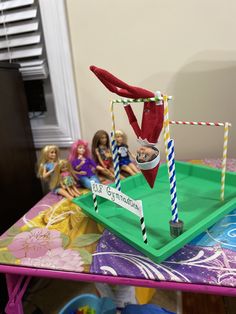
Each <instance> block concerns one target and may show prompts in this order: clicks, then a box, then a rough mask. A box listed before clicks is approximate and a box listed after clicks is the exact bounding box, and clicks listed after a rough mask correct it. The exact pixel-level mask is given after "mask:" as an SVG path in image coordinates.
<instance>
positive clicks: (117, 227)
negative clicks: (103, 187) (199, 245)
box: [74, 162, 236, 263]
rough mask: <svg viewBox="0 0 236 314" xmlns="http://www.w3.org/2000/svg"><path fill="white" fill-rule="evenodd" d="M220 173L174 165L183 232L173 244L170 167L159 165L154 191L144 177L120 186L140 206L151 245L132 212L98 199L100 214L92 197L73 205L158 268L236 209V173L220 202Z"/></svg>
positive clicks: (137, 176)
mask: <svg viewBox="0 0 236 314" xmlns="http://www.w3.org/2000/svg"><path fill="white" fill-rule="evenodd" d="M220 182H221V170H219V169H213V168H208V167H206V166H199V165H192V164H190V163H183V162H176V183H177V198H178V209H179V219H181V220H182V221H183V222H184V232H183V233H182V234H181V235H180V236H179V237H177V238H172V237H171V236H170V231H169V221H170V220H171V205H170V192H169V179H168V173H167V167H166V165H161V166H160V168H159V172H158V176H157V179H156V182H155V186H154V188H153V189H150V187H149V186H148V184H147V183H146V181H145V179H144V177H143V175H142V174H137V175H136V176H132V177H129V178H127V179H124V180H122V181H121V191H122V192H123V193H125V194H127V195H128V196H129V197H131V198H133V199H135V200H142V202H143V212H144V218H145V224H146V232H147V239H148V244H145V243H144V242H143V238H142V233H141V229H140V221H139V218H138V217H137V216H135V215H133V214H132V213H130V212H129V211H128V210H126V209H124V208H122V207H119V206H118V205H116V204H115V203H113V202H111V201H109V200H106V199H104V198H101V197H97V200H98V209H99V213H96V212H95V210H94V206H93V198H92V193H91V192H90V193H88V194H86V195H83V196H81V197H78V198H76V199H74V203H76V204H77V205H79V206H80V207H81V208H82V210H83V211H84V212H85V213H86V214H87V215H89V216H91V217H92V218H93V219H95V220H96V221H98V222H99V223H101V224H102V225H104V226H105V227H106V228H107V229H109V230H110V231H111V232H113V233H114V234H116V235H117V236H118V237H120V238H121V239H123V240H124V241H126V242H128V243H129V244H130V245H132V246H133V247H135V248H136V249H137V250H139V251H140V252H142V253H143V254H144V255H146V256H148V257H149V258H151V259H152V260H153V261H155V262H158V263H159V262H162V261H163V260H165V259H166V258H167V257H169V256H170V255H172V254H173V253H174V252H176V251H177V250H179V249H180V248H181V247H182V246H184V245H185V244H186V243H188V242H189V241H191V240H192V239H193V238H194V237H196V236H197V235H199V234H200V233H201V232H203V231H204V230H206V229H207V228H208V227H210V226H211V225H213V224H214V223H215V222H216V221H217V220H219V219H220V218H222V217H223V216H224V215H226V214H227V213H229V212H230V211H231V210H233V209H234V208H235V207H236V173H230V172H227V173H226V182H225V183H226V185H225V200H224V202H222V201H220V188H221V184H220Z"/></svg>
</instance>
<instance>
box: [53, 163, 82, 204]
mask: <svg viewBox="0 0 236 314" xmlns="http://www.w3.org/2000/svg"><path fill="white" fill-rule="evenodd" d="M75 178H76V176H75V173H74V171H73V169H72V166H71V164H70V162H69V161H68V160H66V159H62V160H60V161H59V162H58V164H57V165H56V167H55V170H54V173H53V176H52V179H51V182H50V189H51V190H52V191H53V192H55V193H56V194H60V195H62V196H64V197H66V198H67V199H68V200H70V201H71V200H72V199H73V198H74V197H76V196H79V195H81V193H80V192H79V190H78V188H77V187H76V181H75Z"/></svg>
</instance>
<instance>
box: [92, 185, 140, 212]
mask: <svg viewBox="0 0 236 314" xmlns="http://www.w3.org/2000/svg"><path fill="white" fill-rule="evenodd" d="M91 186H92V192H93V193H94V194H96V195H98V196H101V197H104V198H106V199H108V200H110V201H112V202H113V203H116V204H118V205H120V206H122V207H124V208H126V209H128V210H129V211H131V212H132V213H133V214H135V215H137V216H138V217H142V201H140V200H138V201H135V200H133V199H132V198H130V197H129V196H128V195H125V194H124V193H122V192H120V191H118V190H117V189H114V188H112V187H110V186H108V185H104V184H100V183H95V182H94V181H92V182H91Z"/></svg>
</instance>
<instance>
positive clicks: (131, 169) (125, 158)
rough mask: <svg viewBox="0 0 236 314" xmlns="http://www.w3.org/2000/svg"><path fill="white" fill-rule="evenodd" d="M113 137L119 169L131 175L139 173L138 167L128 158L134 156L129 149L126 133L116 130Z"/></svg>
mask: <svg viewBox="0 0 236 314" xmlns="http://www.w3.org/2000/svg"><path fill="white" fill-rule="evenodd" d="M115 139H116V143H117V149H118V157H119V166H120V169H121V170H123V171H125V172H127V173H128V174H129V175H131V176H133V175H135V174H136V173H139V170H138V168H137V167H136V166H135V164H134V163H132V161H131V160H130V156H131V157H132V158H134V157H133V156H132V154H131V153H130V151H129V147H128V145H127V136H126V134H125V133H124V132H123V131H120V130H116V132H115Z"/></svg>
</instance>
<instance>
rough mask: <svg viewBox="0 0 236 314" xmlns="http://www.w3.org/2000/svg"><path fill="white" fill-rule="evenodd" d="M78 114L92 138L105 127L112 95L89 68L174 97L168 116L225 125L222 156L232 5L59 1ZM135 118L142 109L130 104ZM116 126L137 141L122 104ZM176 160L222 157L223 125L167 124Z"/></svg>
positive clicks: (235, 54) (229, 111)
mask: <svg viewBox="0 0 236 314" xmlns="http://www.w3.org/2000/svg"><path fill="white" fill-rule="evenodd" d="M66 4H67V10H68V21H69V27H70V35H71V46H72V52H73V62H74V69H75V77H76V84H77V92H78V104H79V111H80V115H81V117H82V119H81V120H82V121H81V125H82V134H83V137H84V139H86V140H89V141H91V139H92V136H93V134H94V133H95V132H96V131H97V130H98V129H105V130H107V131H109V130H110V125H111V121H110V112H109V101H110V100H111V99H113V98H116V96H115V95H112V94H111V93H110V92H109V91H108V90H107V89H106V88H105V87H104V86H103V85H102V84H101V83H100V81H98V79H97V78H96V77H95V76H94V75H93V73H92V72H90V71H89V66H90V65H92V64H94V65H97V66H99V67H102V68H104V69H107V70H108V71H110V72H111V73H113V74H114V75H116V76H118V77H119V78H120V79H122V80H124V81H126V82H127V83H129V84H131V85H136V86H140V87H143V88H146V89H149V90H152V91H155V90H161V91H162V92H163V93H166V94H168V95H172V96H173V101H172V102H171V103H170V106H169V107H170V118H171V119H173V120H188V121H191V120H192V121H229V122H232V124H233V127H232V128H231V130H230V140H229V157H235V155H236V154H235V146H234V142H235V138H236V114H234V113H235V103H236V96H235V90H236V39H235V29H236V19H235V12H236V1H235V0H228V1H222V0H198V1H196V0H195V1H194V0H181V1H174V0H145V1H144V0H119V1H115V0H99V1H96V0H86V1H85V0H84V1H83V0H66ZM134 106H135V108H139V110H138V109H137V111H138V112H139V115H140V113H141V107H142V105H141V104H135V105H134ZM116 125H117V128H121V129H123V130H125V131H126V133H127V134H128V138H129V145H130V147H131V149H132V150H134V149H135V147H137V143H136V138H135V136H134V133H133V131H132V130H131V128H130V126H129V125H128V122H127V118H126V115H125V113H124V110H123V108H122V106H121V105H117V107H116ZM171 135H172V137H173V138H174V139H175V143H176V147H175V149H176V158H178V159H189V158H203V157H221V155H222V148H223V128H206V127H188V126H171Z"/></svg>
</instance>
